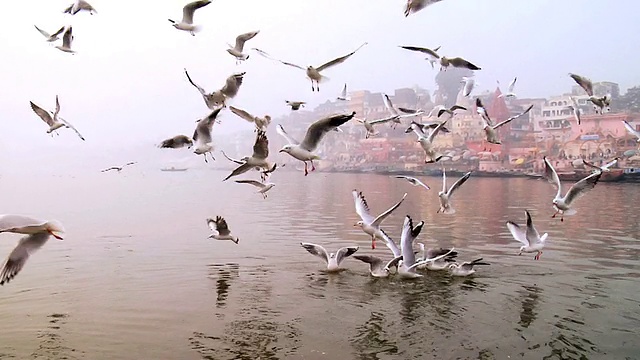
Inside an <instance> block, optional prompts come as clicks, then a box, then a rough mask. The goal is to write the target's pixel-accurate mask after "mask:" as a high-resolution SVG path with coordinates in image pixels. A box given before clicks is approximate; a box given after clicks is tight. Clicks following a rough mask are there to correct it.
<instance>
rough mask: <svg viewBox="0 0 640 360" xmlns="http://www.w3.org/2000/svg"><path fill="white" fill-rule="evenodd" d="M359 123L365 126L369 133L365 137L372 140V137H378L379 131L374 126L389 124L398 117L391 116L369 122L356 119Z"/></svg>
mask: <svg viewBox="0 0 640 360" xmlns="http://www.w3.org/2000/svg"><path fill="white" fill-rule="evenodd" d="M354 119H355V120H356V121H357V122H359V123H361V124H362V125H364V128H365V130H366V131H367V132H366V134H365V135H364V138H365V139H368V138H370V137H371V136H376V135H378V134H379V133H378V131H376V129H375V127H374V125H379V124H384V123H387V122H389V121H395V120H396V119H398V116H397V115H396V116H389V117H386V118H382V119H376V120H367V119H359V118H354Z"/></svg>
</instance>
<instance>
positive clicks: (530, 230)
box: [524, 210, 540, 243]
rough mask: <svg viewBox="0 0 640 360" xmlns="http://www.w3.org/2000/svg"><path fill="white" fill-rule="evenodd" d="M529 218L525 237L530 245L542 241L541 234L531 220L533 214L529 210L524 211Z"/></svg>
mask: <svg viewBox="0 0 640 360" xmlns="http://www.w3.org/2000/svg"><path fill="white" fill-rule="evenodd" d="M524 213H525V215H526V218H527V229H526V232H525V235H526V237H527V240H528V241H529V243H537V242H539V241H540V234H539V233H538V230H536V228H535V226H533V220H532V219H531V214H529V211H528V210H525V211H524Z"/></svg>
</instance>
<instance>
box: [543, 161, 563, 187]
mask: <svg viewBox="0 0 640 360" xmlns="http://www.w3.org/2000/svg"><path fill="white" fill-rule="evenodd" d="M542 160H543V161H544V173H543V174H542V177H544V178H545V179H547V181H548V182H550V183H551V185H553V187H554V188H556V190H558V194H557V196H560V195H561V194H562V189H561V186H560V178H559V177H558V173H557V172H556V169H555V168H554V167H553V165H551V163H550V162H549V160H548V159H547V157H546V156H545V157H544V158H542Z"/></svg>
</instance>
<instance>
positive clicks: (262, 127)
mask: <svg viewBox="0 0 640 360" xmlns="http://www.w3.org/2000/svg"><path fill="white" fill-rule="evenodd" d="M229 110H231V112H232V113H234V114H236V115H238V116H239V117H241V118H243V119H245V120H247V121H248V122H250V123H253V124H254V125H255V126H256V130H255V131H267V126H269V124H271V116H269V115H265V116H264V117H258V116H253V115H251V114H249V113H248V112H246V111H244V110H242V109H239V108H237V107H233V106H229Z"/></svg>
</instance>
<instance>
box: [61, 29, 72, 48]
mask: <svg viewBox="0 0 640 360" xmlns="http://www.w3.org/2000/svg"><path fill="white" fill-rule="evenodd" d="M72 41H73V34H72V29H71V26H69V27H68V28H67V30H66V31H65V32H64V35H63V36H62V46H64V47H66V48H67V49H71V42H72Z"/></svg>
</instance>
